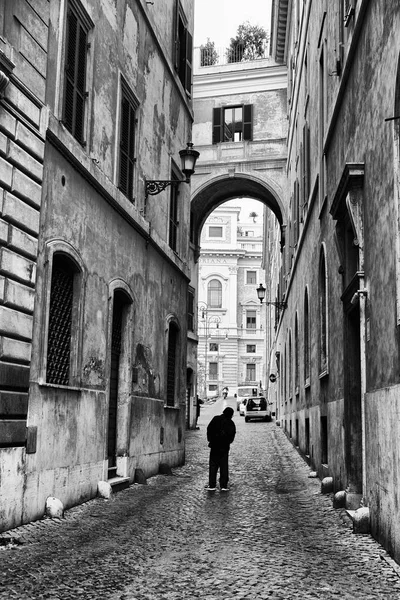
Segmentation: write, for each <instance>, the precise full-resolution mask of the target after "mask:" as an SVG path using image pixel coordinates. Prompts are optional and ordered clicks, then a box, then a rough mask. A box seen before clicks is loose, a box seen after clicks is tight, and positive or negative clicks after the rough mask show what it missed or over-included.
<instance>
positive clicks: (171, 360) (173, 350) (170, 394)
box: [167, 323, 178, 406]
mask: <svg viewBox="0 0 400 600" xmlns="http://www.w3.org/2000/svg"><path fill="white" fill-rule="evenodd" d="M177 349H178V328H177V327H176V325H174V323H170V326H169V332H168V371H167V406H175V390H176V365H177V356H176V355H177Z"/></svg>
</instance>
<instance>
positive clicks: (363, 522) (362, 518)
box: [353, 506, 370, 533]
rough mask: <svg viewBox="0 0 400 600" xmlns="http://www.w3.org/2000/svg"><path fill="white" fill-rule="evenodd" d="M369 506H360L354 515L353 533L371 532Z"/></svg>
mask: <svg viewBox="0 0 400 600" xmlns="http://www.w3.org/2000/svg"><path fill="white" fill-rule="evenodd" d="M369 531H370V528H369V508H368V507H367V506H363V507H362V508H358V509H357V510H356V511H355V513H354V515H353V533H369Z"/></svg>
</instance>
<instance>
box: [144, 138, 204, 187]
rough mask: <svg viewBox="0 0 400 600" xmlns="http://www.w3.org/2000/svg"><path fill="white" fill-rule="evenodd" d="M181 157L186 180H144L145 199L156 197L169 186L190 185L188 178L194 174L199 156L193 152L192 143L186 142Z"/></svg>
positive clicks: (198, 153)
mask: <svg viewBox="0 0 400 600" xmlns="http://www.w3.org/2000/svg"><path fill="white" fill-rule="evenodd" d="M179 156H180V157H181V162H182V166H181V170H182V173H184V175H186V179H153V180H150V179H146V180H145V195H146V199H147V198H148V196H156V195H157V194H159V193H160V192H162V191H164V190H165V188H167V187H168V186H169V185H173V186H178V185H180V184H181V183H190V178H191V176H192V175H193V173H194V169H195V166H196V161H197V159H198V158H199V156H200V152H197V150H193V144H192V142H188V143H187V146H186V148H185V149H184V150H181V151H180V152H179Z"/></svg>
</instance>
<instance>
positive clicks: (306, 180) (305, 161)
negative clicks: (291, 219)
mask: <svg viewBox="0 0 400 600" xmlns="http://www.w3.org/2000/svg"><path fill="white" fill-rule="evenodd" d="M302 150H303V155H302V160H301V165H302V172H301V177H302V193H301V196H302V209H303V213H304V214H305V213H306V212H307V208H308V197H309V195H310V177H311V176H310V128H309V126H308V124H307V123H306V124H305V125H304V127H303V147H302Z"/></svg>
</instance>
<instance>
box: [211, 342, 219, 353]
mask: <svg viewBox="0 0 400 600" xmlns="http://www.w3.org/2000/svg"><path fill="white" fill-rule="evenodd" d="M210 352H218V344H215V343H214V342H211V343H210Z"/></svg>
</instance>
